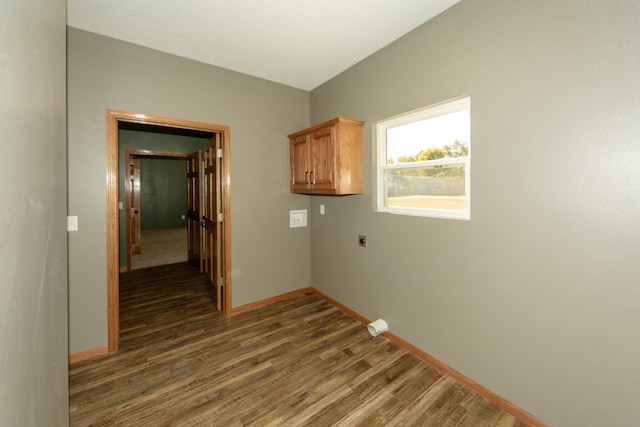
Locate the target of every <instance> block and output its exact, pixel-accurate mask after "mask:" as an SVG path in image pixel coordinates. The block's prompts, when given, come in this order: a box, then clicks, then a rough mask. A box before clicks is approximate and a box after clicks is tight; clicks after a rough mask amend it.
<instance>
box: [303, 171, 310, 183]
mask: <svg viewBox="0 0 640 427" xmlns="http://www.w3.org/2000/svg"><path fill="white" fill-rule="evenodd" d="M304 183H305V184H308V183H309V171H306V172H305V173H304Z"/></svg>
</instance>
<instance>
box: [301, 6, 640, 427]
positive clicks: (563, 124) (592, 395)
mask: <svg viewBox="0 0 640 427" xmlns="http://www.w3.org/2000/svg"><path fill="white" fill-rule="evenodd" d="M639 23H640V3H638V2H636V1H632V0H614V1H612V0H606V1H605V0H590V1H582V0H580V1H578V0H565V1H561V2H557V1H550V0H545V1H535V2H534V1H523V0H519V1H514V0H486V1H469V0H465V1H462V2H461V3H459V4H458V5H456V6H454V7H453V8H452V9H450V10H448V11H446V12H444V13H443V14H441V15H439V16H438V17H436V18H435V19H434V20H433V21H431V22H428V23H426V24H425V25H423V26H421V27H419V28H418V29H416V30H415V31H413V32H412V33H410V34H409V35H407V36H406V37H404V38H402V39H400V40H399V41H396V42H395V43H393V44H391V45H389V46H388V47H386V48H385V49H383V50H381V51H379V52H378V53H376V54H374V55H372V56H371V57H369V58H367V59H366V60H364V61H363V62H361V63H359V64H357V65H356V66H354V67H353V68H351V69H350V70H348V71H347V72H345V73H343V74H341V75H339V76H338V77H336V78H335V79H333V80H331V81H329V82H327V83H326V84H324V85H322V86H321V87H319V88H317V89H315V90H313V91H312V93H311V122H318V121H321V120H324V119H327V118H329V117H333V116H335V115H338V114H340V115H346V116H349V117H354V118H357V119H361V120H365V121H366V122H367V123H366V125H365V132H364V147H365V148H364V153H363V159H364V165H365V182H364V194H363V195H361V196H353V197H346V198H327V197H314V198H313V199H312V213H313V215H312V239H311V240H312V282H313V285H314V286H315V287H316V288H318V289H320V290H321V291H323V292H325V293H327V294H329V295H331V296H332V297H333V298H335V299H337V300H339V301H341V302H342V303H344V304H346V305H347V306H349V307H351V308H353V309H354V310H356V311H358V312H359V313H361V314H363V315H364V316H367V317H369V318H371V319H375V318H377V317H379V316H380V317H383V318H385V319H386V320H387V321H388V323H389V325H390V329H391V331H392V332H393V333H395V334H397V335H399V336H400V337H402V338H404V339H406V340H407V341H409V342H411V343H413V344H415V345H417V346H419V347H420V348H422V349H423V350H425V351H426V352H428V353H430V354H432V355H434V356H435V357H437V358H439V359H440V360H442V361H444V362H445V363H447V364H449V365H450V366H452V367H453V368H455V369H457V370H459V371H461V372H462V373H464V374H466V375H467V376H469V377H471V378H472V379H474V380H476V381H478V382H479V383H481V384H483V385H484V386H486V387H488V388H489V389H491V390H493V391H495V392H497V393H498V394H500V395H502V396H503V397H505V398H507V399H509V400H511V401H512V402H514V403H515V404H517V405H519V406H521V407H522V408H524V409H526V410H528V411H529V412H531V413H533V414H535V415H537V416H538V417H540V418H542V419H544V420H546V421H547V422H549V423H551V424H553V425H557V426H604V425H609V426H613V425H615V426H632V425H640V405H638V399H637V395H638V384H640V364H639V363H638V361H639V360H640V333H639V325H640V287H639V283H640V262H638V254H639V253H640V161H639V159H640V144H639V143H638V141H640V78H639V77H638V76H640V25H639ZM460 95H470V96H471V121H472V122H471V147H472V159H471V171H472V172H471V174H472V175H471V187H472V200H471V220H470V221H459V220H442V219H428V218H415V217H413V218H412V217H405V216H397V215H396V216H394V215H390V214H381V213H374V212H373V209H372V206H373V200H372V193H373V192H374V188H373V186H372V174H373V170H372V161H373V157H374V151H373V128H374V124H375V122H376V121H377V120H380V119H384V118H387V117H389V116H392V115H395V114H399V113H402V112H406V111H409V110H412V109H415V108H418V107H422V106H426V105H430V104H432V103H436V102H439V101H443V100H447V99H450V98H453V97H457V96H460ZM321 203H323V204H325V206H326V215H324V216H320V215H318V214H317V212H318V209H319V204H321ZM358 234H366V235H367V236H368V248H366V249H363V248H360V247H358V245H357V241H356V239H357V235H358Z"/></svg>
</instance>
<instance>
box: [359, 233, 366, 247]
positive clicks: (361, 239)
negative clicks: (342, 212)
mask: <svg viewBox="0 0 640 427" xmlns="http://www.w3.org/2000/svg"><path fill="white" fill-rule="evenodd" d="M358 244H359V245H360V246H362V247H363V248H366V247H367V236H363V235H359V236H358Z"/></svg>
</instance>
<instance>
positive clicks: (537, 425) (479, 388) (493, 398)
mask: <svg viewBox="0 0 640 427" xmlns="http://www.w3.org/2000/svg"><path fill="white" fill-rule="evenodd" d="M307 289H309V288H307ZM311 290H312V292H313V293H315V294H316V295H318V296H319V297H320V298H322V299H324V300H326V301H328V302H330V303H331V304H333V305H335V306H336V307H338V308H339V309H340V310H342V311H344V312H345V313H347V314H348V315H350V316H351V317H353V318H354V319H356V320H358V321H360V322H361V323H363V324H365V325H368V324H369V323H371V320H369V319H367V318H366V317H364V316H362V315H360V314H359V313H356V312H355V311H353V310H351V309H350V308H349V307H347V306H345V305H343V304H342V303H340V302H338V301H336V300H335V299H333V298H331V297H330V296H328V295H327V294H325V293H323V292H321V291H319V290H317V289H315V288H313V287H312V288H311ZM382 335H383V336H384V337H385V338H387V339H388V340H389V341H391V342H393V343H395V344H397V345H398V346H400V347H402V348H403V349H405V350H407V351H408V352H409V353H412V354H414V355H415V356H417V357H419V358H420V359H422V360H424V361H425V362H427V363H429V364H430V365H432V366H433V367H435V368H436V369H438V370H439V371H441V372H442V373H444V374H446V375H448V376H449V377H451V378H452V379H454V380H455V381H457V382H459V383H460V384H462V385H464V386H465V387H467V388H468V389H470V390H471V391H473V392H475V393H477V394H478V395H480V396H482V397H483V398H485V399H486V400H488V401H489V402H491V403H493V404H495V405H496V406H497V407H499V408H500V409H502V410H503V411H505V412H508V413H510V414H511V415H513V416H514V417H516V418H518V419H519V420H521V421H524V422H525V423H527V424H529V425H531V426H534V427H551V425H550V424H547V423H545V422H544V421H542V420H541V419H539V418H537V417H536V416H534V415H533V414H530V413H529V412H527V411H525V410H524V409H522V408H520V407H518V406H516V405H514V404H513V403H511V402H509V401H508V400H507V399H505V398H503V397H501V396H499V395H498V394H496V393H494V392H493V391H491V390H489V389H488V388H486V387H484V386H483V385H481V384H479V383H477V382H476V381H474V380H472V379H471V378H469V377H467V376H466V375H464V374H462V373H461V372H459V371H457V370H455V369H453V368H452V367H451V366H449V365H447V364H446V363H444V362H442V361H441V360H439V359H436V358H435V357H433V356H432V355H430V354H429V353H427V352H425V351H423V350H421V349H419V348H418V347H416V346H415V345H413V344H411V343H409V342H407V341H405V340H403V339H402V338H400V337H399V336H397V335H395V334H392V333H391V332H384V333H383V334H382Z"/></svg>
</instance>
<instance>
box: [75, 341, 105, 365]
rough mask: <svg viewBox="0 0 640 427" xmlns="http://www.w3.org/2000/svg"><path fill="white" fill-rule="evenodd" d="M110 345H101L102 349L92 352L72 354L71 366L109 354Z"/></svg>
mask: <svg viewBox="0 0 640 427" xmlns="http://www.w3.org/2000/svg"><path fill="white" fill-rule="evenodd" d="M108 349H109V346H108V345H101V346H100V347H96V348H92V349H90V350H85V351H81V352H80V353H75V354H70V355H69V365H73V364H74V363H78V362H82V361H83V360H87V359H92V358H94V357H97V356H101V355H103V354H107V353H108V352H109V350H108Z"/></svg>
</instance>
